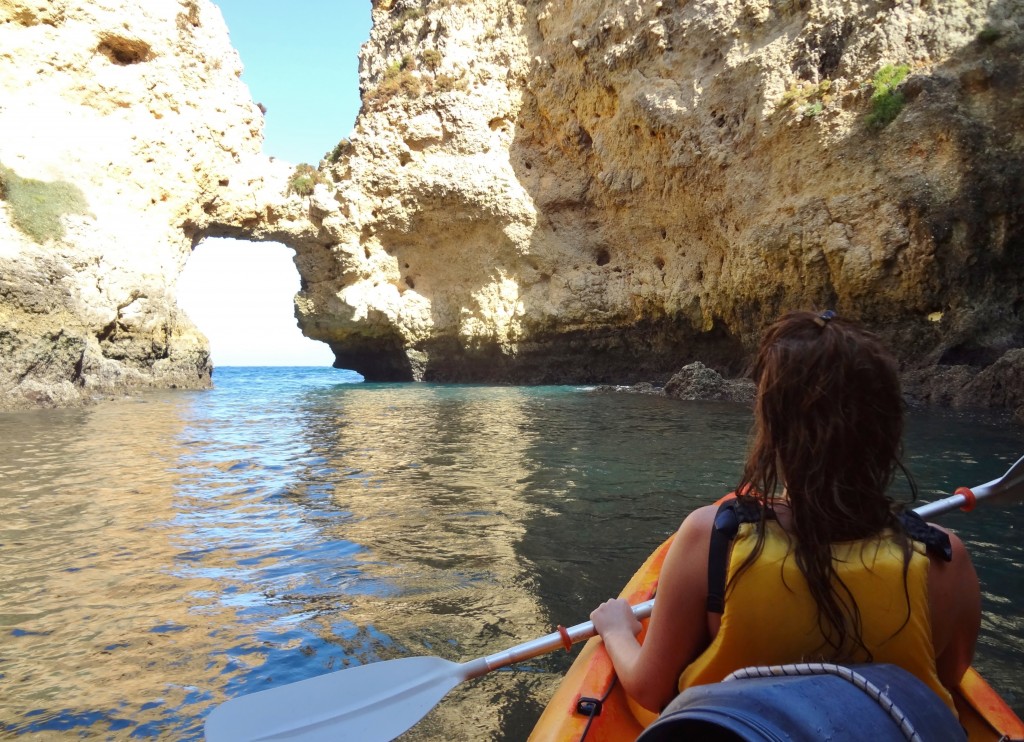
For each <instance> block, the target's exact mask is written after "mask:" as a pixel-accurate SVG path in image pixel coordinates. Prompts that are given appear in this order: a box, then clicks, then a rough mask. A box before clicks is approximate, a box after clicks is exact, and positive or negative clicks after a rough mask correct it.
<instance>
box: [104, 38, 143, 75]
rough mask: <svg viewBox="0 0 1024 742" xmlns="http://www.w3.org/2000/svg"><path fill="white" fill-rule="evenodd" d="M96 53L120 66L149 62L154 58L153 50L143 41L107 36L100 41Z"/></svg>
mask: <svg viewBox="0 0 1024 742" xmlns="http://www.w3.org/2000/svg"><path fill="white" fill-rule="evenodd" d="M96 51H97V52H99V53H100V54H102V55H103V56H105V57H106V58H107V59H109V60H110V61H111V62H113V63H114V64H116V65H120V66H122V67H123V66H127V65H129V64H138V63H140V62H148V61H149V60H151V59H152V58H153V56H154V55H153V49H152V47H150V45H149V44H147V43H146V42H145V41H142V40H141V39H129V38H126V37H124V36H117V35H114V34H107V35H106V36H104V37H103V38H102V39H100V43H99V45H98V46H97V47H96Z"/></svg>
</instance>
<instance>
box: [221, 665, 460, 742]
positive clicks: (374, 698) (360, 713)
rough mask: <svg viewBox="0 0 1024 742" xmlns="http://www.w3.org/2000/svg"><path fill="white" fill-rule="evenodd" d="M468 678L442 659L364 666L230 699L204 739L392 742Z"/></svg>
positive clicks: (291, 741) (456, 667) (267, 741)
mask: <svg viewBox="0 0 1024 742" xmlns="http://www.w3.org/2000/svg"><path fill="white" fill-rule="evenodd" d="M465 678H466V675H465V669H464V667H463V666H462V665H459V664H457V663H455V662H449V661H448V660H443V659H441V658H440V657H406V658H403V659H397V660H390V661H388V662H376V663H373V664H370V665H360V666H359V667H353V668H350V669H348V670H339V671H338V672H332V673H328V674H327V675H320V676H318V677H315V678H308V679H306V680H300V681H299V682H297V683H291V684H288V685H281V686H278V687H276V688H269V689H267V690H263V691H259V692H257V693H251V694H249V695H245V696H239V697H238V698H233V699H231V700H230V701H226V702H225V703H222V704H221V705H220V706H218V707H217V708H215V709H214V710H213V711H212V712H211V713H210V715H209V717H207V719H206V739H207V740H208V741H209V742H257V741H259V740H265V741H266V742H270V741H271V740H289V742H319V741H320V740H331V741H332V742H335V741H336V740H360V742H389V741H390V740H392V739H394V738H395V737H397V736H398V735H400V734H401V733H402V732H404V731H406V730H407V729H409V728H410V727H412V726H413V725H414V724H415V723H416V722H418V721H419V720H420V719H422V718H423V717H424V716H425V715H426V714H427V712H428V711H430V710H431V709H432V708H433V707H434V706H436V705H437V703H438V702H439V701H440V700H441V699H442V698H444V696H445V694H447V693H448V691H450V690H451V689H452V688H454V687H455V686H456V685H458V684H459V683H461V682H462V681H463V680H465Z"/></svg>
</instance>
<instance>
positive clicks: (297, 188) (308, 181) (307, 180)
mask: <svg viewBox="0 0 1024 742" xmlns="http://www.w3.org/2000/svg"><path fill="white" fill-rule="evenodd" d="M326 182H327V181H326V180H325V179H324V176H323V174H322V173H321V172H320V171H319V170H317V169H316V168H315V167H313V166H312V165H310V164H308V163H305V162H302V163H299V164H298V165H296V166H295V170H294V172H292V177H291V178H290V179H289V180H288V193H294V194H296V195H298V196H312V195H313V190H314V189H315V188H316V186H317V184H318V183H326Z"/></svg>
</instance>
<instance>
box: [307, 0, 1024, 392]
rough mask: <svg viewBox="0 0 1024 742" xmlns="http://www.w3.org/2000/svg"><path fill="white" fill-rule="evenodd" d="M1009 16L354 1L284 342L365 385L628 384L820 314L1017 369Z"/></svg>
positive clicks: (905, 355) (1017, 11)
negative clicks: (361, 16)
mask: <svg viewBox="0 0 1024 742" xmlns="http://www.w3.org/2000/svg"><path fill="white" fill-rule="evenodd" d="M1022 17H1024V16H1022V12H1021V4H1020V3H1014V2H987V3H973V4H958V5H956V6H950V7H947V6H943V7H942V8H941V9H940V8H938V7H936V6H931V5H927V6H918V5H916V4H912V3H903V4H898V5H892V4H890V3H880V2H861V3H855V4H852V5H851V4H847V5H844V6H841V7H839V6H835V5H834V4H829V3H823V2H811V3H769V2H742V3H729V2H707V3H682V2H678V3H677V2H670V1H664V2H628V3H622V2H618V1H616V2H611V1H610V0H609V1H607V2H603V1H601V0H591V1H590V2H578V3H572V4H570V5H567V4H563V3H557V2H513V1H512V0H493V1H492V2H489V3H461V2H436V3H430V4H425V5H424V4H420V3H414V2H409V1H408V0H401V1H396V2H378V3H377V4H376V6H375V9H374V21H375V24H374V31H373V35H372V37H371V40H370V43H369V44H368V45H367V47H366V48H364V53H363V71H362V78H363V88H364V90H363V94H364V108H363V111H362V113H361V116H360V119H359V123H358V125H357V127H356V130H355V132H354V133H353V135H352V137H351V139H350V141H347V142H345V143H344V146H343V147H342V148H340V149H339V151H338V153H337V154H338V157H337V160H336V161H334V162H326V163H325V164H324V167H325V171H326V172H328V173H330V175H331V176H332V177H333V179H334V181H335V186H334V187H333V188H334V190H335V193H336V196H335V198H336V199H337V202H338V205H337V207H336V209H335V210H334V212H333V213H330V214H328V215H327V216H326V217H325V218H324V220H323V225H324V229H325V232H326V233H328V234H329V235H330V236H331V242H332V244H331V246H330V247H329V250H330V251H331V253H332V254H333V256H334V258H335V259H334V260H322V261H319V264H320V265H322V266H324V267H325V269H326V270H325V271H324V272H322V273H319V274H316V275H310V274H307V275H306V276H305V278H306V284H307V289H306V291H305V292H304V296H303V299H304V301H305V302H306V304H305V305H304V306H303V307H301V308H300V313H301V321H302V324H303V327H304V328H305V331H306V332H307V334H309V335H311V336H312V337H316V338H319V339H322V340H325V341H326V342H329V343H330V344H331V346H332V348H334V350H335V353H336V355H337V357H338V359H339V362H340V364H341V365H345V366H350V367H354V368H356V369H357V370H359V371H361V372H362V373H364V374H366V375H367V376H368V377H370V378H380V379H419V378H425V379H502V380H512V381H524V382H539V381H612V380H614V381H631V380H636V379H658V378H661V379H665V378H667V377H668V375H669V374H670V373H671V371H672V370H674V369H676V368H678V367H679V365H680V364H681V363H686V362H688V361H691V360H696V359H701V360H703V361H704V362H706V363H707V364H709V365H710V366H713V367H715V368H717V369H718V370H720V371H723V372H731V371H736V370H738V369H739V368H740V366H741V359H743V357H744V355H745V353H746V352H748V351H749V349H750V348H751V346H752V344H753V342H754V340H755V339H756V337H757V334H758V332H759V331H760V328H761V327H763V326H764V325H765V323H767V322H768V321H770V320H771V319H772V318H774V317H775V316H776V315H777V314H778V313H779V312H780V311H782V310H784V309H786V308H791V307H814V306H817V307H826V306H827V307H832V308H835V309H837V310H838V311H839V312H840V313H841V314H844V315H846V316H852V317H856V318H859V319H861V320H863V321H864V322H866V323H867V324H869V325H870V326H872V327H874V328H876V329H878V330H879V331H881V332H882V333H883V334H884V335H885V336H886V337H887V339H888V340H889V341H890V342H891V344H892V345H893V346H894V347H895V348H896V349H897V351H898V353H899V354H900V356H901V358H902V360H903V362H904V364H905V366H906V368H907V370H908V371H913V370H914V369H918V368H933V369H934V368H938V367H945V366H949V365H964V364H966V365H969V366H970V367H971V368H972V369H973V370H974V371H975V372H976V371H977V370H978V369H981V368H984V367H986V366H988V365H990V364H991V363H992V362H994V361H995V360H996V359H997V358H999V357H1000V356H1001V355H1003V354H1004V353H1006V352H1008V351H1010V350H1011V349H1013V348H1018V347H1020V346H1021V345H1022V344H1024V316H1022V314H1024V304H1022V299H1021V288H1020V287H1021V285H1022V283H1021V278H1022V275H1021V274H1022V270H1024V260H1022V244H1024V240H1022V225H1021V216H1020V215H1021V214H1022V213H1024V209H1022V208H1021V206H1022V196H1021V193H1022V190H1021V187H1020V186H1021V181H1022V177H1024V168H1022V159H1021V145H1022V141H1021V139H1020V137H1019V136H1017V133H1016V128H1015V125H1011V124H1009V123H1008V122H1013V121H1019V120H1022V114H1024V106H1022V104H1024V99H1022V97H1021V95H1020V93H1019V90H1018V88H1019V86H1018V82H1019V80H1020V79H1021V73H1022V63H1021V60H1022V59H1024V55H1022V54H1021V52H1022V51H1024V37H1022V34H1021V31H1020V23H1021V20H1022ZM328 190H330V189H328ZM300 252H301V251H300Z"/></svg>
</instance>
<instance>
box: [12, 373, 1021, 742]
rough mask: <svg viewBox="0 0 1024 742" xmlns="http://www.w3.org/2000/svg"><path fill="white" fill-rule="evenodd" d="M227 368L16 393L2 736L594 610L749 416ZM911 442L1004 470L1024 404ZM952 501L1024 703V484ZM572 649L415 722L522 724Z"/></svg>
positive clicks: (922, 457) (922, 449)
mask: <svg viewBox="0 0 1024 742" xmlns="http://www.w3.org/2000/svg"><path fill="white" fill-rule="evenodd" d="M214 383H215V388H214V389H213V390H210V391H203V392H167V393H153V394H147V395H145V396H143V397H140V398H137V399H129V400H124V401H117V402H107V403H104V404H102V405H99V406H97V407H94V408H90V409H86V410H58V411H53V410H50V411H37V412H30V413H17V414H5V415H0V439H2V440H3V441H4V442H5V445H4V447H3V450H2V451H0V507H2V509H3V513H4V518H3V522H2V524H0V553H2V555H3V559H2V563H0V687H3V692H2V693H0V736H3V737H11V738H16V737H19V738H20V737H24V738H39V739H44V738H45V739H50V738H72V737H75V738H77V737H79V736H83V735H84V736H95V737H99V738H113V739H127V738H138V737H141V738H163V739H198V738H201V735H202V722H203V719H204V717H205V715H206V714H207V713H209V711H210V710H211V709H212V708H213V707H214V706H216V705H217V704H219V703H221V702H223V701H224V700H226V699H228V698H231V697H234V696H236V695H239V694H242V693H248V692H251V691H254V690H260V689H264V688H268V687H273V686H276V685H278V684H282V683H287V682H291V681H295V680H299V679H302V678H306V677H311V676H315V675H319V674H322V673H325V672H328V671H331V670H339V669H342V668H344V667H348V666H353V665H358V664H363V663H366V662H373V661H378V660H386V659H392V658H397V657H404V656H408V655H414V654H431V655H439V656H443V657H445V658H448V659H452V660H465V659H471V658H473V657H478V656H482V655H485V654H489V653H492V652H496V651H499V650H501V649H504V648H506V647H509V646H511V645H514V644H516V643H519V642H521V641H525V640H527V639H531V638H534V637H536V636H539V635H542V634H546V633H548V632H549V631H551V630H552V629H553V627H554V626H555V625H556V624H559V623H562V624H572V623H576V622H578V621H582V620H585V619H586V617H587V615H588V614H589V611H590V610H591V608H592V607H593V606H594V605H596V603H597V602H599V601H600V600H603V599H605V598H607V597H609V596H612V595H614V594H616V593H617V592H618V590H619V588H620V587H621V586H622V584H623V583H624V582H625V581H626V579H628V577H629V575H630V574H631V573H632V572H633V570H634V569H636V567H637V566H639V564H640V563H641V562H642V561H643V559H644V558H645V557H646V556H647V554H648V553H649V552H650V551H651V550H652V549H653V548H654V547H655V546H656V545H657V544H658V543H660V542H661V541H662V540H663V539H664V538H665V537H666V536H667V535H668V534H669V533H671V532H672V531H673V530H674V528H675V527H676V526H677V525H678V523H679V521H680V520H681V519H682V518H683V517H684V516H685V515H686V513H687V512H689V511H690V510H691V509H693V508H694V507H696V506H698V505H701V504H705V503H707V502H711V501H713V500H714V499H717V498H718V497H719V496H720V495H722V494H723V493H724V492H726V491H728V490H729V488H730V487H731V485H732V484H733V483H734V481H735V478H736V475H737V472H738V469H739V466H740V462H741V460H742V456H743V451H744V447H745V444H746V439H747V430H748V426H749V410H747V409H746V408H744V407H742V406H737V405H731V404H725V403H701V402H679V401H674V400H667V399H662V398H658V397H652V396H642V395H632V394H605V393H596V392H594V391H592V390H588V389H584V388H579V387H530V388H524V387H485V386H443V385H426V384H417V385H387V384H365V383H361V382H360V380H359V378H358V377H357V376H356V375H354V374H351V373H350V372H346V371H338V370H334V369H282V368H219V369H217V370H216V372H215V375H214ZM907 446H908V458H909V462H910V466H911V468H912V470H913V471H914V473H915V475H916V476H917V478H918V481H919V483H920V484H921V486H922V495H923V499H925V500H928V499H934V498H935V497H937V496H939V495H941V494H945V493H948V492H949V491H951V490H952V489H953V488H955V487H957V486H960V485H973V484H980V483H982V482H986V481H989V480H990V479H994V478H995V477H997V476H999V475H1001V474H1002V473H1003V472H1004V471H1005V470H1006V469H1007V467H1008V466H1009V465H1010V464H1011V463H1012V462H1013V461H1014V460H1016V459H1017V458H1018V457H1019V456H1020V455H1021V454H1022V453H1024V428H1022V427H1021V426H1019V425H1014V424H1011V423H1008V422H1006V421H1001V420H999V419H996V418H992V417H984V416H972V415H956V414H950V413H941V412H935V411H915V412H914V413H913V414H912V416H911V425H910V431H909V434H908V440H907ZM942 522H943V523H945V524H946V525H948V526H950V527H953V528H956V529H957V530H958V531H959V532H960V533H961V535H962V536H963V538H964V539H965V541H966V542H967V543H968V546H969V547H970V549H971V551H972V553H973V554H974V559H975V563H976V566H977V568H978V572H979V575H980V577H981V580H982V583H983V589H984V596H985V599H984V608H985V618H984V624H983V627H982V637H981V641H980V643H979V647H978V653H977V662H976V664H977V666H978V667H979V668H980V669H981V670H982V672H983V673H984V674H985V676H986V677H987V678H988V679H989V680H990V681H991V682H992V683H993V684H994V685H995V686H996V687H997V689H999V690H1000V691H1001V692H1002V693H1003V695H1004V696H1005V697H1006V698H1007V699H1008V700H1009V701H1010V702H1011V704H1012V705H1013V706H1014V707H1015V709H1016V710H1017V711H1018V713H1021V712H1024V681H1022V680H1021V679H1020V677H1019V676H1020V672H1019V667H1020V665H1021V659H1022V658H1024V619H1022V616H1024V578H1022V576H1021V575H1022V574H1024V572H1022V563H1024V543H1022V540H1021V538H1020V535H1019V534H1020V533H1021V531H1022V530H1024V508H1020V507H1015V508H1014V507H1011V508H998V507H993V506H991V505H989V506H983V507H980V508H979V509H978V510H977V511H976V512H974V513H972V514H969V515H966V514H955V515H950V516H948V517H946V518H944V519H943V521H942ZM570 661H571V657H570V656H569V655H567V654H566V653H564V652H559V653H557V654H553V655H549V656H546V657H542V658H539V659H537V660H533V661H531V662H528V663H524V665H520V666H517V667H515V668H510V669H506V670H503V671H499V672H496V673H492V674H491V675H488V676H485V677H484V678H481V679H479V680H476V681H473V682H470V683H465V684H463V685H462V686H460V687H459V688H457V689H455V690H454V691H453V692H452V693H451V694H449V696H448V697H447V698H446V700H445V701H444V702H443V703H442V704H441V705H440V706H439V707H438V708H437V709H436V710H435V711H434V712H433V713H432V714H431V715H429V716H428V718H427V719H425V720H424V722H423V723H422V724H421V725H420V726H419V727H417V729H416V730H414V732H412V733H411V734H410V735H409V738H410V739H452V740H459V739H466V740H476V739H503V740H518V739H524V738H525V737H526V735H527V734H528V732H529V729H530V728H531V727H532V725H533V722H534V721H535V720H536V717H537V716H538V714H539V712H540V710H541V708H542V707H543V704H544V703H545V701H546V699H547V698H548V697H549V696H550V693H551V692H552V690H553V688H554V687H555V685H556V684H557V682H558V679H559V677H560V675H561V673H562V672H564V670H565V668H566V667H567V666H568V664H569V662H570ZM282 713H283V714H286V713H287V709H282Z"/></svg>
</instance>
